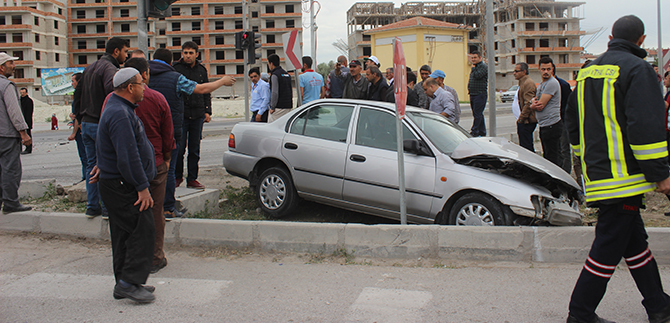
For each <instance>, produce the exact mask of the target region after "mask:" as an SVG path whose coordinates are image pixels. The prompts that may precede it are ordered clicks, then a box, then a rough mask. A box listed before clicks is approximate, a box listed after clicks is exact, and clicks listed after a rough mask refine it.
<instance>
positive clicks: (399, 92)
mask: <svg viewBox="0 0 670 323" xmlns="http://www.w3.org/2000/svg"><path fill="white" fill-rule="evenodd" d="M393 80H394V81H393V87H394V89H393V90H394V92H395V109H396V113H397V114H398V118H399V119H403V118H405V105H406V104H407V70H406V68H405V52H404V51H403V49H402V41H401V40H400V38H398V37H396V38H395V39H394V40H393Z"/></svg>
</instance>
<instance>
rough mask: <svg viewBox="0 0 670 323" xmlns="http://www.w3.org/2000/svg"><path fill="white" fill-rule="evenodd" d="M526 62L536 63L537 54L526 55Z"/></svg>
mask: <svg viewBox="0 0 670 323" xmlns="http://www.w3.org/2000/svg"><path fill="white" fill-rule="evenodd" d="M526 64H535V55H526Z"/></svg>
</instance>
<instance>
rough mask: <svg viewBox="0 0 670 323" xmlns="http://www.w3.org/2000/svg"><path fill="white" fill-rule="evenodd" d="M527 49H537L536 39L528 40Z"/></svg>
mask: <svg viewBox="0 0 670 323" xmlns="http://www.w3.org/2000/svg"><path fill="white" fill-rule="evenodd" d="M526 48H535V39H526Z"/></svg>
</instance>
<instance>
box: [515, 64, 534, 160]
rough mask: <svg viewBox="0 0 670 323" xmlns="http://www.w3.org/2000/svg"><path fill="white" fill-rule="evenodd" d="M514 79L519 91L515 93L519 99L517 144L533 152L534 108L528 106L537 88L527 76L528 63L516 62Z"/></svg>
mask: <svg viewBox="0 0 670 323" xmlns="http://www.w3.org/2000/svg"><path fill="white" fill-rule="evenodd" d="M514 79H516V80H517V81H519V91H518V92H517V93H516V95H517V96H518V101H519V110H521V114H520V115H519V119H518V120H517V123H516V131H517V134H518V135H519V145H520V146H521V147H524V148H526V149H528V150H530V151H532V152H535V144H534V142H533V132H534V131H535V127H536V126H537V118H535V110H533V109H531V108H530V100H531V99H532V98H534V97H535V94H536V91H537V88H536V87H535V82H534V81H533V80H532V79H531V78H530V76H528V64H526V63H519V64H516V66H515V67H514Z"/></svg>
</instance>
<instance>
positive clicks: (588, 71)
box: [577, 65, 619, 82]
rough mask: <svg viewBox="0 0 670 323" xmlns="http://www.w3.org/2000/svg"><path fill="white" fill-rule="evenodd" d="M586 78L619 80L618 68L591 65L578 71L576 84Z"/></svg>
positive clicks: (614, 66)
mask: <svg viewBox="0 0 670 323" xmlns="http://www.w3.org/2000/svg"><path fill="white" fill-rule="evenodd" d="M587 78H593V79H617V78H619V66H617V65H591V66H589V67H587V68H583V69H581V70H579V74H578V75H577V82H579V81H583V80H585V79H587Z"/></svg>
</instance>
